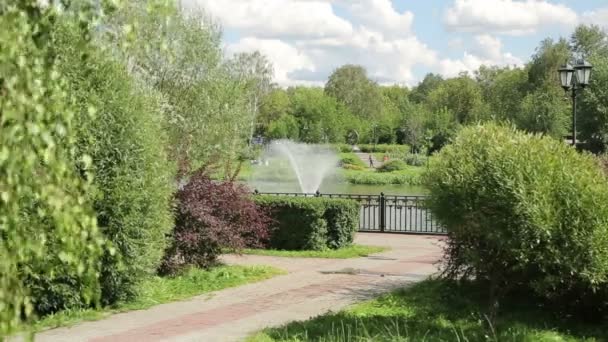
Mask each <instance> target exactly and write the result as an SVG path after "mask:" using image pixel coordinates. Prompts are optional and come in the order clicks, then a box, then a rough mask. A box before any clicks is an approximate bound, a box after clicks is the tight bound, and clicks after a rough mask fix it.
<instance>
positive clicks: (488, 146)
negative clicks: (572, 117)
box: [424, 125, 608, 307]
mask: <svg viewBox="0 0 608 342" xmlns="http://www.w3.org/2000/svg"><path fill="white" fill-rule="evenodd" d="M424 183H425V185H426V186H427V187H428V189H429V190H430V198H429V201H428V205H429V207H430V208H431V210H432V211H433V213H434V214H435V218H436V219H437V220H438V221H439V222H440V223H441V224H443V225H444V226H445V227H446V228H447V230H448V233H449V235H448V240H447V248H446V254H445V255H446V260H445V268H444V275H445V276H448V277H451V278H456V277H468V276H475V277H476V278H477V279H479V280H484V281H488V282H489V284H490V291H491V294H493V295H494V296H495V297H496V296H498V295H499V294H500V292H499V289H501V291H506V290H508V289H509V288H520V289H525V291H530V290H531V291H534V292H535V293H536V294H538V295H540V296H545V297H546V298H548V299H551V300H552V301H553V302H555V303H559V302H560V300H561V301H562V302H563V303H571V304H573V305H577V306H579V307H585V306H586V305H589V306H595V307H597V306H598V305H599V303H602V302H601V301H599V300H598V299H597V298H595V296H597V294H598V293H599V292H598V291H599V290H601V289H602V288H604V289H606V288H607V286H608V283H607V280H608V248H606V246H608V179H607V178H606V176H605V175H604V174H603V173H602V170H601V169H600V168H599V167H598V164H597V161H596V160H594V158H593V157H591V156H590V155H585V154H578V153H577V152H576V151H575V150H574V149H573V148H571V147H569V146H567V145H566V144H564V143H563V142H562V141H558V140H553V139H551V138H549V137H542V136H538V135H528V134H524V133H522V132H519V131H516V130H515V129H512V128H503V127H499V126H495V125H487V126H475V127H469V128H466V129H464V130H463V131H462V132H461V134H460V135H459V136H458V137H457V138H456V139H455V141H454V143H453V144H452V145H448V146H446V147H445V148H444V149H442V151H441V152H439V153H438V155H437V158H433V159H432V160H431V161H430V168H429V170H428V172H427V174H426V175H425V176H424ZM603 303H606V301H604V302H603Z"/></svg>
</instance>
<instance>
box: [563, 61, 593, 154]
mask: <svg viewBox="0 0 608 342" xmlns="http://www.w3.org/2000/svg"><path fill="white" fill-rule="evenodd" d="M592 68H593V66H592V65H591V64H590V63H589V62H587V61H585V60H584V59H579V60H578V61H577V62H576V64H575V65H574V67H572V66H571V65H570V64H567V63H566V64H565V65H563V66H562V67H561V68H559V69H558V71H559V80H560V82H561V84H562V88H564V91H566V92H567V91H572V95H571V96H572V146H576V96H577V95H578V93H579V90H580V91H582V90H583V89H584V88H585V87H586V86H588V85H589V79H590V78H591V69H592Z"/></svg>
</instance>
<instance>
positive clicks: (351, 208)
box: [323, 198, 359, 249]
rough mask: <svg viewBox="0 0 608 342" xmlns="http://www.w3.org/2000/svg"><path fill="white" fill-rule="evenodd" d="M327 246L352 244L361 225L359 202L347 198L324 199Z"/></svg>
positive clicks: (336, 247)
mask: <svg viewBox="0 0 608 342" xmlns="http://www.w3.org/2000/svg"><path fill="white" fill-rule="evenodd" d="M324 204H325V214H324V215H323V217H324V218H325V221H327V247H329V248H332V249H338V248H342V247H347V246H350V245H351V244H352V243H353V239H354V237H355V233H356V232H357V229H358V227H359V204H358V203H357V202H355V201H353V200H346V199H333V198H332V199H324Z"/></svg>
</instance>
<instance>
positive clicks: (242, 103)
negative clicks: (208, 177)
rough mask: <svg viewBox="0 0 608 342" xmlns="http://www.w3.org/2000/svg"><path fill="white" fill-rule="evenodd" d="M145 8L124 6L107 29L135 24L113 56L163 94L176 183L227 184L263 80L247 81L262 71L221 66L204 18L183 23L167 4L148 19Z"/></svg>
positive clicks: (216, 39)
mask: <svg viewBox="0 0 608 342" xmlns="http://www.w3.org/2000/svg"><path fill="white" fill-rule="evenodd" d="M150 6H152V5H150V4H149V3H147V2H143V1H134V2H129V7H128V8H127V9H126V10H124V11H121V12H120V13H116V15H115V16H114V18H113V21H112V23H110V25H109V26H110V27H111V28H112V27H113V26H116V25H121V24H122V23H124V22H127V23H130V22H136V23H137V27H138V29H137V30H135V31H133V32H131V33H130V34H129V35H128V37H129V39H130V40H131V42H132V43H131V44H130V45H129V46H128V48H127V49H119V51H121V52H122V53H123V54H124V56H123V58H125V59H127V60H129V61H130V64H131V70H132V73H133V74H134V75H136V76H137V77H138V78H140V79H141V80H142V81H143V82H145V83H147V84H150V85H152V86H153V87H154V89H156V90H157V91H158V92H159V93H160V94H162V97H163V99H164V102H165V104H164V108H165V110H164V113H165V116H166V121H167V123H168V127H167V128H168V132H169V155H170V157H171V158H172V160H175V161H176V162H177V164H178V177H184V176H187V175H189V174H192V173H193V172H196V171H197V170H200V169H208V168H223V169H224V174H225V175H226V177H232V176H234V175H235V174H236V172H238V170H239V163H238V161H239V158H240V157H241V155H242V152H243V150H244V148H245V147H246V144H247V138H248V137H249V136H250V134H251V118H252V97H251V94H252V89H257V88H255V87H256V86H259V85H260V84H261V83H264V82H265V81H266V79H267V78H266V76H261V77H259V78H257V79H256V78H255V77H253V78H251V77H250V76H251V75H253V74H256V73H257V72H258V71H259V70H258V69H259V68H261V69H264V68H265V67H266V66H267V65H266V66H265V65H264V62H263V60H262V59H261V58H257V57H256V58H253V57H252V58H249V57H247V58H243V59H244V62H243V60H239V59H238V58H237V59H236V60H230V61H227V60H225V59H224V58H223V53H222V48H221V31H220V29H219V27H218V26H217V25H216V24H215V23H214V22H213V20H211V19H210V18H209V17H207V16H206V15H205V14H204V13H203V12H191V13H188V16H183V15H181V13H179V11H178V10H177V8H175V6H173V4H167V5H166V6H165V7H162V8H163V10H164V11H165V13H166V15H165V16H150V15H147V13H148V11H147V8H148V7H150ZM111 32H113V34H115V35H116V34H122V32H124V30H116V29H113V30H111ZM117 32H118V33H117ZM112 37H113V36H112V35H111V36H110V38H112ZM250 57H251V56H250ZM241 62H243V63H245V62H246V64H245V65H239V63H241ZM258 67H259V68H258ZM264 72H266V71H264ZM256 75H257V74H256ZM264 75H265V74H264ZM256 77H257V76H256ZM252 79H253V80H254V81H252ZM256 80H257V81H256ZM262 80H263V82H262ZM258 81H260V82H258ZM252 84H253V85H254V87H253V88H252ZM258 90H259V89H258ZM254 92H256V94H257V90H254Z"/></svg>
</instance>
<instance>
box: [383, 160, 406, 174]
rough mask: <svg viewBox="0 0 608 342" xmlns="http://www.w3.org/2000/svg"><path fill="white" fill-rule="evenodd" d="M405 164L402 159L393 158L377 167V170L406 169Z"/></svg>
mask: <svg viewBox="0 0 608 342" xmlns="http://www.w3.org/2000/svg"><path fill="white" fill-rule="evenodd" d="M407 167H408V166H407V164H406V163H405V162H404V161H403V160H399V159H395V160H390V161H387V162H386V163H384V164H382V166H381V167H379V168H378V172H393V171H402V170H405V169H407Z"/></svg>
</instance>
